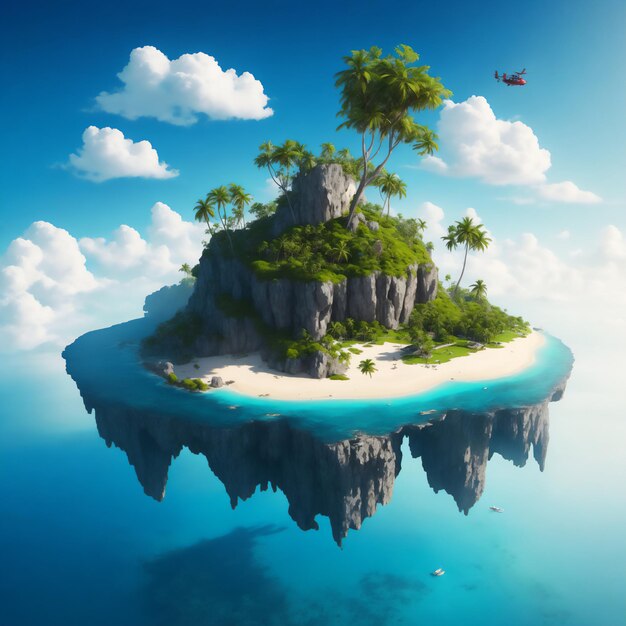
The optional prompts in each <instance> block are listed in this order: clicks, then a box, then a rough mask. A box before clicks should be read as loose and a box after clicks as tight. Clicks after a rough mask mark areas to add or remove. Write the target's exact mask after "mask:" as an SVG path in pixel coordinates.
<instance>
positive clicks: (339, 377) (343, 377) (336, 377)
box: [328, 374, 350, 380]
mask: <svg viewBox="0 0 626 626" xmlns="http://www.w3.org/2000/svg"><path fill="white" fill-rule="evenodd" d="M328 378H330V380H350V377H349V376H346V375H345V374H333V375H332V376H329V377H328Z"/></svg>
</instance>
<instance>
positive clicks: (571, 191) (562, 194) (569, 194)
mask: <svg viewBox="0 0 626 626" xmlns="http://www.w3.org/2000/svg"><path fill="white" fill-rule="evenodd" d="M537 191H538V193H539V196H540V197H541V198H543V199H544V200H551V201H552V202H568V203H569V204H597V203H598V202H601V201H602V198H600V196H598V195H596V194H595V193H593V192H592V191H584V190H582V189H579V188H578V187H577V186H576V185H575V184H574V183H573V182H572V181H571V180H564V181H563V182H561V183H550V184H548V183H546V184H543V185H539V186H538V187H537Z"/></svg>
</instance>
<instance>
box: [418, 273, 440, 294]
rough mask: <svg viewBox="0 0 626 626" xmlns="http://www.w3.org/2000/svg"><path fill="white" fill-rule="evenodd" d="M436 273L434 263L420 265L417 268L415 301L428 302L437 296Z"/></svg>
mask: <svg viewBox="0 0 626 626" xmlns="http://www.w3.org/2000/svg"><path fill="white" fill-rule="evenodd" d="M437 279H438V273H437V268H436V267H435V265H434V264H433V265H420V266H419V268H418V270H417V302H430V301H431V300H434V299H435V297H436V296H437Z"/></svg>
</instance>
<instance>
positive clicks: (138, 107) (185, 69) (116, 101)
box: [96, 46, 273, 126]
mask: <svg viewBox="0 0 626 626" xmlns="http://www.w3.org/2000/svg"><path fill="white" fill-rule="evenodd" d="M118 77H119V79H120V80H121V81H122V82H123V83H124V86H123V87H122V88H121V89H119V90H118V91H115V92H113V93H108V92H106V91H103V92H102V93H101V94H100V95H99V96H97V98H96V102H97V104H98V106H99V107H100V108H101V109H102V110H103V111H106V112H107V113H115V114H118V115H122V116H123V117H125V118H128V119H131V120H134V119H137V118H139V117H153V118H156V119H158V120H160V121H162V122H169V123H170V124H177V125H181V126H188V125H190V124H195V123H196V122H197V121H198V117H199V115H206V116H207V117H208V118H209V119H213V120H226V119H231V118H237V119H244V120H250V119H251V120H260V119H263V118H266V117H269V116H270V115H272V114H273V111H272V109H271V108H269V107H268V106H267V103H268V100H269V98H268V96H266V95H265V92H264V88H263V85H262V84H261V82H260V81H258V80H257V79H255V78H254V76H253V75H252V74H250V73H249V72H242V73H241V74H240V75H238V74H237V72H236V71H235V70H234V69H232V68H231V69H228V70H226V71H224V70H222V68H221V67H220V66H219V64H218V62H217V61H216V60H215V58H214V57H212V56H209V55H208V54H205V53H203V52H197V53H195V54H183V55H181V56H180V57H179V58H178V59H174V60H170V59H168V58H167V56H166V55H165V54H163V53H162V52H161V51H160V50H158V49H157V48H155V47H153V46H144V47H143V48H135V49H134V50H133V51H132V52H131V53H130V60H129V61H128V65H126V67H125V68H124V69H123V70H122V71H121V72H120V73H119V74H118Z"/></svg>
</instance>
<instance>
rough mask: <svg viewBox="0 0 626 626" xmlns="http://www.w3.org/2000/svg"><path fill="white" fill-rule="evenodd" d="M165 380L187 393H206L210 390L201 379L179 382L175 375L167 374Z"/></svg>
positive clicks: (184, 379)
mask: <svg viewBox="0 0 626 626" xmlns="http://www.w3.org/2000/svg"><path fill="white" fill-rule="evenodd" d="M166 380H167V382H168V384H170V385H173V386H174V387H181V388H183V389H186V390H187V391H208V390H209V388H210V387H209V385H207V383H205V382H204V381H203V380H202V379H201V378H183V379H182V380H180V379H179V378H178V376H176V374H169V375H168V376H167V379H166Z"/></svg>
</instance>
